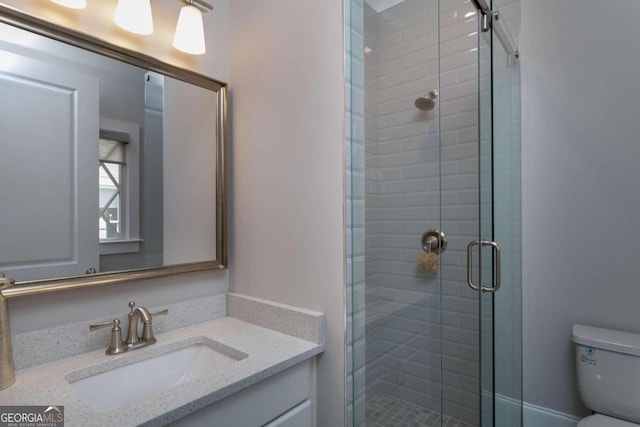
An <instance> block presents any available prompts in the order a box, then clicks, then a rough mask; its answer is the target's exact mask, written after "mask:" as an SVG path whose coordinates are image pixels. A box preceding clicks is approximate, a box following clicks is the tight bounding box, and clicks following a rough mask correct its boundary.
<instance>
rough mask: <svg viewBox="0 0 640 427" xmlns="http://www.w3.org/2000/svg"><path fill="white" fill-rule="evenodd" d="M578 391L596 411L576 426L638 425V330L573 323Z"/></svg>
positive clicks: (588, 405) (586, 403)
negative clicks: (618, 329) (629, 330)
mask: <svg viewBox="0 0 640 427" xmlns="http://www.w3.org/2000/svg"><path fill="white" fill-rule="evenodd" d="M571 335H572V340H573V342H574V343H575V348H576V374H577V378H578V392H579V394H580V398H581V399H582V402H583V403H584V405H585V406H586V407H587V408H589V409H591V410H592V411H594V412H595V414H594V415H591V416H588V417H586V418H584V419H582V420H581V421H580V422H579V423H578V427H634V426H635V427H637V426H640V334H632V333H629V332H620V331H613V330H609V329H601V328H594V327H591V326H583V325H573V331H572V334H571Z"/></svg>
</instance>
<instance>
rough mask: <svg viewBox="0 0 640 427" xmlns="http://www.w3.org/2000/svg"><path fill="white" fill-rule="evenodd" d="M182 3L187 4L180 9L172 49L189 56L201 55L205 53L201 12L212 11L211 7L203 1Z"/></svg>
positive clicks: (188, 0)
mask: <svg viewBox="0 0 640 427" xmlns="http://www.w3.org/2000/svg"><path fill="white" fill-rule="evenodd" d="M184 3H187V4H186V5H185V6H183V7H182V9H180V16H179V17H178V24H177V25H176V32H175V34H174V35H173V47H175V48H176V49H178V50H180V51H182V52H184V53H189V54H191V55H202V54H203V53H205V52H206V47H205V42H204V24H203V22H202V12H207V11H208V10H213V6H211V5H210V4H209V3H207V2H205V1H203V0H187V1H184Z"/></svg>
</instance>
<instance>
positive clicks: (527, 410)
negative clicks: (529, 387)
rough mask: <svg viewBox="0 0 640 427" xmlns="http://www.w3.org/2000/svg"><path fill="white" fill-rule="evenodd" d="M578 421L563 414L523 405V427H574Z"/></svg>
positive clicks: (535, 406)
mask: <svg viewBox="0 0 640 427" xmlns="http://www.w3.org/2000/svg"><path fill="white" fill-rule="evenodd" d="M579 421H580V418H576V417H574V416H572V415H568V414H565V413H563V412H559V411H554V410H552V409H549V408H544V407H542V406H537V405H533V404H531V403H527V402H525V403H524V427H576V425H577V424H578V422H579Z"/></svg>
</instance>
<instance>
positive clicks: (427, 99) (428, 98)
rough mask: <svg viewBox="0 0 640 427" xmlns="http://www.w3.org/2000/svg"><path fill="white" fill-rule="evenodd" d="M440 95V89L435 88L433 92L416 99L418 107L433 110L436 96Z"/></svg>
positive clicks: (423, 109)
mask: <svg viewBox="0 0 640 427" xmlns="http://www.w3.org/2000/svg"><path fill="white" fill-rule="evenodd" d="M437 97H438V89H433V90H431V92H429V93H427V94H424V95H422V96H421V97H420V98H418V99H416V102H415V104H416V108H417V109H418V110H421V111H431V110H433V107H435V106H436V101H435V100H436V98H437Z"/></svg>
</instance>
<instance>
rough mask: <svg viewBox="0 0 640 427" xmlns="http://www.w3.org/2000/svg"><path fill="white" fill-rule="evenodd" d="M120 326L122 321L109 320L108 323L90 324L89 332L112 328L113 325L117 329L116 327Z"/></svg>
mask: <svg viewBox="0 0 640 427" xmlns="http://www.w3.org/2000/svg"><path fill="white" fill-rule="evenodd" d="M116 322H117V323H116ZM119 324H120V321H119V320H118V319H113V320H109V321H108V322H101V323H91V324H89V330H90V331H95V330H96V329H102V328H106V327H107V326H111V325H113V327H114V328H115V327H116V325H119Z"/></svg>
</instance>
